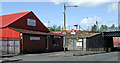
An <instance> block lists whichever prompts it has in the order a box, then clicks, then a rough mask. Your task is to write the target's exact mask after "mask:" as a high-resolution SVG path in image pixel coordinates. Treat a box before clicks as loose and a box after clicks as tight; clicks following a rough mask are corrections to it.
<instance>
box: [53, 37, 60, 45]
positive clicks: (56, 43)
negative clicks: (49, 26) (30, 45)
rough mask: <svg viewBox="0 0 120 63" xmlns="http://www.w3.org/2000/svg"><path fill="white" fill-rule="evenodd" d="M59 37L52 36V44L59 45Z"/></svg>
mask: <svg viewBox="0 0 120 63" xmlns="http://www.w3.org/2000/svg"><path fill="white" fill-rule="evenodd" d="M59 42H60V37H58V36H57V37H55V36H54V37H53V46H59Z"/></svg>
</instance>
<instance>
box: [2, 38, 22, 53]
mask: <svg viewBox="0 0 120 63" xmlns="http://www.w3.org/2000/svg"><path fill="white" fill-rule="evenodd" d="M0 41H1V43H2V55H6V54H18V53H19V52H20V51H19V48H20V47H19V45H20V43H19V38H15V37H0Z"/></svg>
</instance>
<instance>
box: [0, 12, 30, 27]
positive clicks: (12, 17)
mask: <svg viewBox="0 0 120 63" xmlns="http://www.w3.org/2000/svg"><path fill="white" fill-rule="evenodd" d="M30 12H32V11H27V12H20V13H14V14H8V15H2V16H0V19H2V23H0V27H6V26H7V25H9V24H11V23H12V22H14V21H16V20H18V19H19V18H21V17H23V16H25V15H26V14H28V13H30Z"/></svg>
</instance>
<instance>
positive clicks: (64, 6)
mask: <svg viewBox="0 0 120 63" xmlns="http://www.w3.org/2000/svg"><path fill="white" fill-rule="evenodd" d="M67 7H78V6H77V5H74V6H66V5H65V4H64V30H66V21H65V20H66V19H65V17H66V16H65V10H66V8H67ZM63 38H64V52H65V47H66V43H65V36H64V37H63Z"/></svg>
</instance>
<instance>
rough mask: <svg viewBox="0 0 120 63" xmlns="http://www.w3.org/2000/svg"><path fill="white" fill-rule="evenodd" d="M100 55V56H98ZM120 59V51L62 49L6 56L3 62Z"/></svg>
mask: <svg viewBox="0 0 120 63" xmlns="http://www.w3.org/2000/svg"><path fill="white" fill-rule="evenodd" d="M96 56H98V57H96ZM95 60H97V61H118V52H109V53H105V52H100V51H98V52H91V51H66V52H64V51H60V52H50V53H41V54H21V55H18V56H16V55H15V56H12V57H4V58H2V62H11V61H95Z"/></svg>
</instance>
